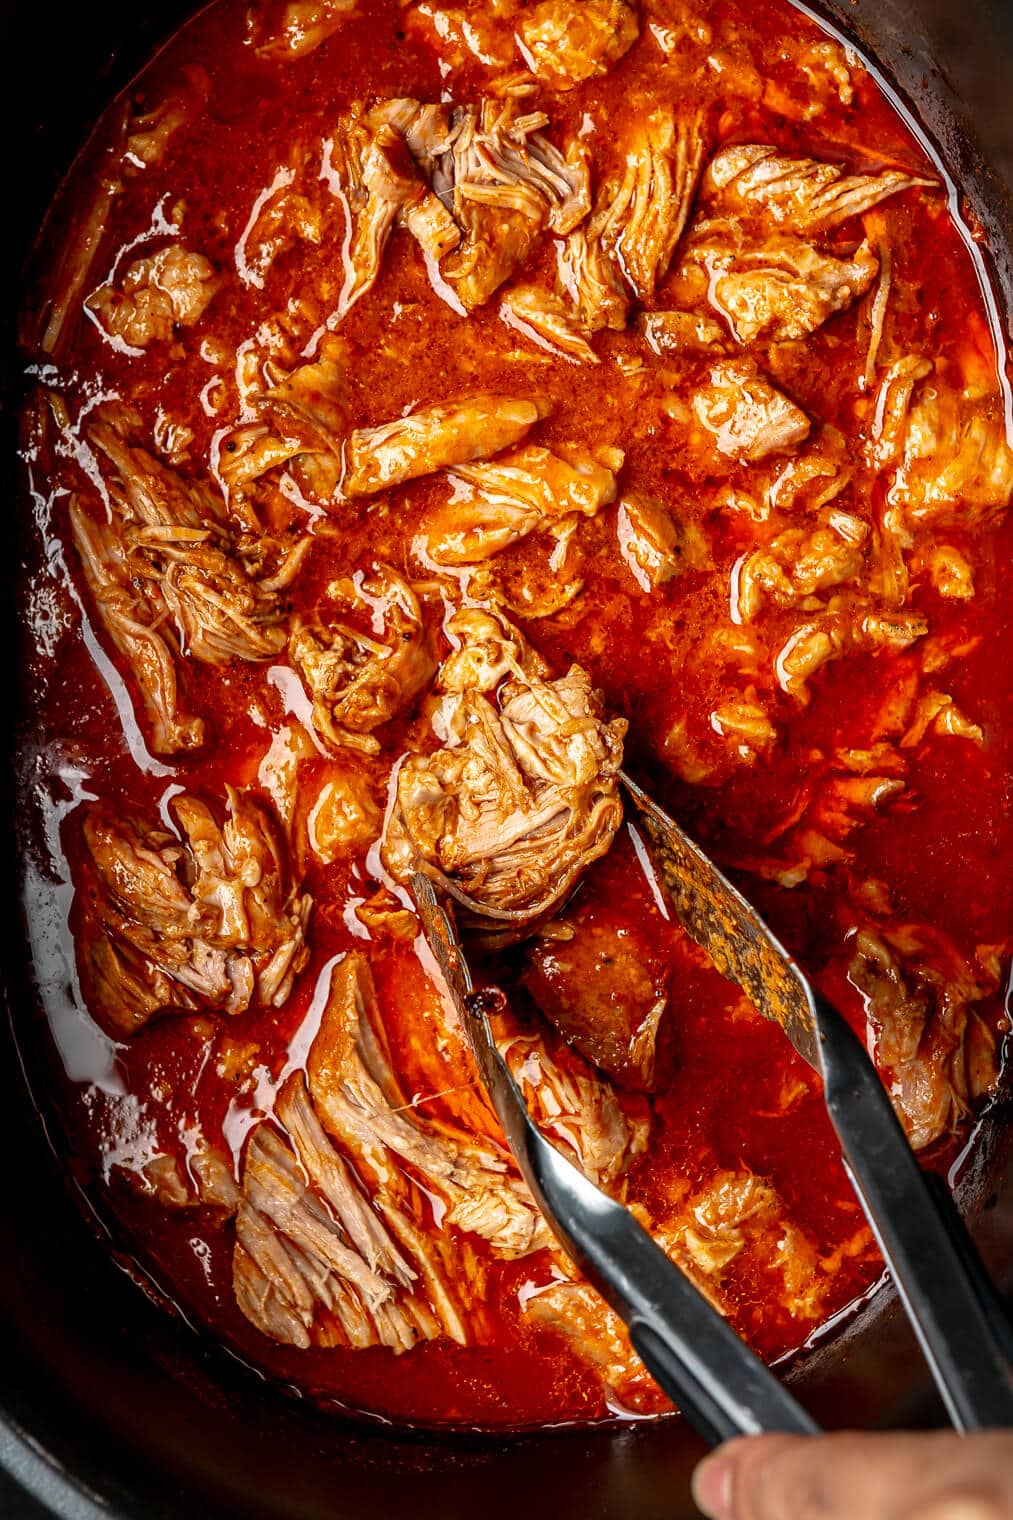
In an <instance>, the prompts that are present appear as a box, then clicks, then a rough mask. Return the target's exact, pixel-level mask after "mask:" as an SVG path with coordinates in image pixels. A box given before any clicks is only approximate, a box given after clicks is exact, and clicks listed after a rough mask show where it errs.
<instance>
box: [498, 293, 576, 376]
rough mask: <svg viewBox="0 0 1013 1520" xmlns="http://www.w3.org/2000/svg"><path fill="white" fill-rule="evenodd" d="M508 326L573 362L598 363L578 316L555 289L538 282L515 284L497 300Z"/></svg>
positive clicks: (541, 346)
mask: <svg viewBox="0 0 1013 1520" xmlns="http://www.w3.org/2000/svg"><path fill="white" fill-rule="evenodd" d="M499 311H500V316H501V317H502V318H503V320H504V322H506V324H507V326H508V327H512V328H514V329H515V331H517V332H519V333H523V335H524V336H525V337H526V338H530V339H531V340H532V341H533V342H535V343H537V344H538V346H539V348H545V349H548V350H549V352H550V353H554V354H561V355H562V356H563V358H564V359H572V360H573V362H574V363H575V364H597V363H599V359H598V355H597V354H596V353H595V351H594V349H593V348H592V347H591V346H590V344H589V343H588V341H587V339H586V338H585V337H584V336H583V333H582V331H581V328H580V325H579V324H578V320H577V318H576V317H575V316H574V315H573V313H572V312H571V311H570V310H569V309H568V307H567V305H566V303H565V302H564V301H563V299H562V298H561V297H560V296H559V295H557V294H556V293H555V291H550V290H542V289H540V287H539V286H537V285H514V286H512V287H511V289H510V290H508V291H507V293H506V295H505V296H504V297H503V299H502V301H501V302H500V308H499Z"/></svg>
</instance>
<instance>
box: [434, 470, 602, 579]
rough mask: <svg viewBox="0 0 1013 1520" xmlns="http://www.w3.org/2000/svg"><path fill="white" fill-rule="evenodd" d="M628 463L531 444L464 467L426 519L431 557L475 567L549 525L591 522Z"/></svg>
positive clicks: (438, 560)
mask: <svg viewBox="0 0 1013 1520" xmlns="http://www.w3.org/2000/svg"><path fill="white" fill-rule="evenodd" d="M603 454H604V455H607V457H608V463H607V464H606V463H604V462H601V460H600V456H602V455H603ZM622 460H623V456H622V454H621V453H620V452H619V451H618V450H604V451H603V450H599V458H596V457H595V455H594V454H591V453H589V452H588V450H587V449H583V448H579V447H577V446H576V445H573V446H571V447H569V448H567V447H566V446H565V445H557V446H556V450H555V451H551V450H549V449H543V448H539V447H537V446H536V445H531V444H529V445H528V446H527V447H526V448H523V449H519V450H518V451H517V453H516V454H504V455H501V456H500V457H499V458H498V459H494V460H493V461H492V462H491V463H490V464H476V465H466V466H463V467H459V468H458V469H456V470H454V471H453V472H452V473H451V474H450V482H451V487H452V494H451V497H450V500H449V501H448V502H447V503H446V505H445V506H443V507H439V508H437V509H436V510H435V511H434V512H432V513H430V514H429V516H428V517H427V519H426V521H425V531H426V535H427V549H428V553H429V554H430V556H431V557H432V559H433V560H435V561H436V563H437V564H441V565H468V564H474V563H475V561H476V560H481V559H487V558H489V556H490V555H493V554H498V553H499V551H500V550H501V549H505V548H506V547H507V546H508V545H509V544H513V543H516V542H517V541H518V540H519V539H521V538H524V537H525V535H526V534H528V533H533V532H534V531H535V530H536V529H538V528H540V527H542V526H544V525H545V524H546V523H550V522H553V521H555V520H558V519H559V518H563V517H568V516H571V515H572V514H579V515H582V516H585V517H593V516H595V514H596V513H597V512H599V511H600V510H601V508H602V507H603V506H605V505H607V504H608V503H609V502H611V501H614V500H615V494H616V479H615V474H614V473H613V471H614V470H617V469H619V468H620V466H621V465H622ZM610 466H611V467H610Z"/></svg>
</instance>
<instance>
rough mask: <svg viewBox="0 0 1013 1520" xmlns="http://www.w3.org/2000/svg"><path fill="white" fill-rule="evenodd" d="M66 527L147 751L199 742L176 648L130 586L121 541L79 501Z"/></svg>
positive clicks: (151, 607)
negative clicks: (138, 705)
mask: <svg viewBox="0 0 1013 1520" xmlns="http://www.w3.org/2000/svg"><path fill="white" fill-rule="evenodd" d="M70 526H71V531H72V533H73V535H74V544H75V547H76V548H77V552H78V554H79V555H80V558H81V565H82V568H83V569H84V574H85V580H86V581H87V583H88V589H89V591H90V592H91V595H92V598H93V600H94V602H95V606H96V607H97V609H98V613H99V616H100V617H101V619H102V623H103V626H104V627H105V630H106V632H107V633H108V635H109V637H110V639H111V640H112V643H113V646H114V647H115V648H116V649H117V650H118V651H119V653H120V654H121V655H122V656H123V658H124V659H125V660H126V662H127V664H128V665H129V667H130V670H131V674H132V675H133V677H134V680H135V681H136V682H137V685H138V688H139V689H140V693H141V700H142V701H143V703H144V710H145V713H146V714H147V717H148V721H149V723H150V724H151V739H150V742H151V748H152V749H153V750H154V751H155V753H156V754H159V755H166V754H175V753H176V752H177V751H179V750H184V749H193V748H195V747H196V746H198V745H200V744H203V742H204V723H203V720H202V719H200V718H196V717H194V716H193V715H192V714H189V713H187V712H186V711H185V708H184V707H183V706H182V704H181V701H180V696H179V691H178V685H177V681H176V660H177V659H178V657H179V653H180V650H179V643H178V640H177V639H176V638H175V636H174V635H173V633H172V630H171V628H169V627H167V626H166V624H165V623H164V621H162V618H161V617H160V615H159V614H160V613H161V612H162V608H161V606H160V605H159V604H158V603H157V602H156V601H155V600H154V598H153V597H151V596H150V595H145V594H144V593H143V592H141V593H140V594H139V593H138V590H137V588H136V586H135V583H134V576H133V573H132V568H131V561H130V556H129V554H128V553H127V552H126V550H125V548H124V545H123V541H122V539H121V538H120V537H119V536H118V535H117V533H116V532H115V531H114V530H113V529H112V528H111V527H109V526H107V525H106V524H104V523H97V522H94V521H93V520H92V518H91V517H90V516H89V515H88V513H87V512H85V510H84V508H83V506H82V505H81V502H80V500H79V498H77V497H75V498H73V499H72V501H71V504H70Z"/></svg>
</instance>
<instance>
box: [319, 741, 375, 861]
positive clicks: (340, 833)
mask: <svg viewBox="0 0 1013 1520" xmlns="http://www.w3.org/2000/svg"><path fill="white" fill-rule="evenodd" d="M382 821H383V814H382V812H381V810H380V808H379V807H378V805H377V802H376V799H375V797H374V788H373V786H372V785H371V784H370V781H369V778H368V777H367V776H365V775H364V774H363V772H362V770H361V769H359V768H358V767H353V766H352V765H348V764H346V765H341V766H337V765H333V766H329V767H328V769H327V772H326V775H325V778H324V780H323V782H322V784H321V785H320V788H319V790H318V791H317V792H316V795H315V796H314V798H313V801H312V805H311V806H310V808H309V811H308V812H307V814H306V837H307V840H308V841H309V846H310V849H311V850H312V851H313V853H314V854H315V855H316V856H317V858H318V859H319V860H322V861H323V862H324V863H325V864H329V863H330V862H331V861H334V860H340V859H341V858H342V857H343V856H345V855H348V854H350V853H351V852H352V851H354V850H362V849H365V848H366V846H367V845H370V844H372V843H373V841H374V840H375V839H379V837H380V825H381V823H382Z"/></svg>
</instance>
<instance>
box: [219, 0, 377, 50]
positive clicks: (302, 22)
mask: <svg viewBox="0 0 1013 1520" xmlns="http://www.w3.org/2000/svg"><path fill="white" fill-rule="evenodd" d="M356 10H357V6H356V0H253V3H252V4H251V5H250V6H249V8H248V10H247V13H246V41H247V44H248V45H249V46H250V47H252V48H253V49H254V50H255V51H256V52H257V53H259V54H260V56H261V57H262V58H278V59H281V60H282V61H286V60H290V59H295V58H305V56H306V54H307V53H312V51H313V49H314V48H318V47H319V46H320V44H321V43H322V42H326V41H327V38H328V37H332V36H333V35H334V33H335V32H337V31H339V30H340V28H341V27H342V26H344V24H345V22H346V21H347V20H348V19H349V18H350V17H351V16H354V15H355V14H356Z"/></svg>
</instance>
